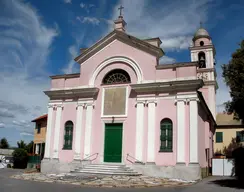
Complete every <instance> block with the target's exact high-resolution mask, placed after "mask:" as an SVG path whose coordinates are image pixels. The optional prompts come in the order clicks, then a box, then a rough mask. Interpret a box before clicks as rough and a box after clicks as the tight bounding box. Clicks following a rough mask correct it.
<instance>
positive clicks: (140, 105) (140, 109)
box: [135, 101, 145, 161]
mask: <svg viewBox="0 0 244 192" xmlns="http://www.w3.org/2000/svg"><path fill="white" fill-rule="evenodd" d="M144 105H145V102H144V101H137V104H136V145H135V147H136V148H135V151H136V159H137V160H139V161H142V159H143V138H144Z"/></svg>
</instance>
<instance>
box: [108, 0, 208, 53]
mask: <svg viewBox="0 0 244 192" xmlns="http://www.w3.org/2000/svg"><path fill="white" fill-rule="evenodd" d="M211 1H212V0H202V1H194V0H186V1H181V0H175V1H166V2H165V1H164V2H161V1H158V2H157V3H158V4H157V6H154V7H152V6H151V5H150V4H149V3H150V2H151V1H149V0H133V1H129V0H121V1H119V3H118V4H117V6H115V7H114V10H113V19H116V18H117V17H118V15H119V10H118V7H119V5H123V6H124V7H125V9H124V10H123V15H124V18H125V21H126V22H127V32H128V33H130V34H132V35H135V36H143V37H145V36H148V37H160V38H161V39H162V42H163V43H162V48H163V49H171V50H172V49H173V50H175V49H178V50H182V49H187V48H188V47H189V45H190V43H191V38H192V35H193V34H194V32H195V30H196V29H197V27H198V26H199V22H200V21H206V20H207V19H208V17H207V16H208V11H209V8H210V6H209V2H211ZM152 5H154V4H152ZM159 8H160V11H158V9H159Z"/></svg>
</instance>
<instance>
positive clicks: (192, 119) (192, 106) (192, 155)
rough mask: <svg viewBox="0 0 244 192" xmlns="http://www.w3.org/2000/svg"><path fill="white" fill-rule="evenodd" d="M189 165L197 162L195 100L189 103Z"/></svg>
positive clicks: (196, 108)
mask: <svg viewBox="0 0 244 192" xmlns="http://www.w3.org/2000/svg"><path fill="white" fill-rule="evenodd" d="M189 134H190V143H189V145H190V163H199V162H198V138H199V136H198V106H197V100H191V101H190V133H189Z"/></svg>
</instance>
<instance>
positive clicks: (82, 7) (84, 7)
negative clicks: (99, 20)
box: [80, 2, 95, 13]
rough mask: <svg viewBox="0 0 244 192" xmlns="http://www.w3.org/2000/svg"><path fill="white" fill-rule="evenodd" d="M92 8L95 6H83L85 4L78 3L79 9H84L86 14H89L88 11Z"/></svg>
mask: <svg viewBox="0 0 244 192" xmlns="http://www.w3.org/2000/svg"><path fill="white" fill-rule="evenodd" d="M92 7H95V5H94V4H85V3H82V2H81V3H80V8H81V9H85V10H86V12H87V13H89V12H90V9H91V8H92Z"/></svg>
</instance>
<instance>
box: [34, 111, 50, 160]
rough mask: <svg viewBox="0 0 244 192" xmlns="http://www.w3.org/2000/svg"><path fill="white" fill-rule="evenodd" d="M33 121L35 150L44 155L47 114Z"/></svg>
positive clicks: (36, 152)
mask: <svg viewBox="0 0 244 192" xmlns="http://www.w3.org/2000/svg"><path fill="white" fill-rule="evenodd" d="M31 122H34V123H35V131H34V152H35V154H37V155H41V156H43V155H44V149H45V141H46V130H47V114H46V115H42V116H40V117H38V118H36V119H34V120H32V121H31Z"/></svg>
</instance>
